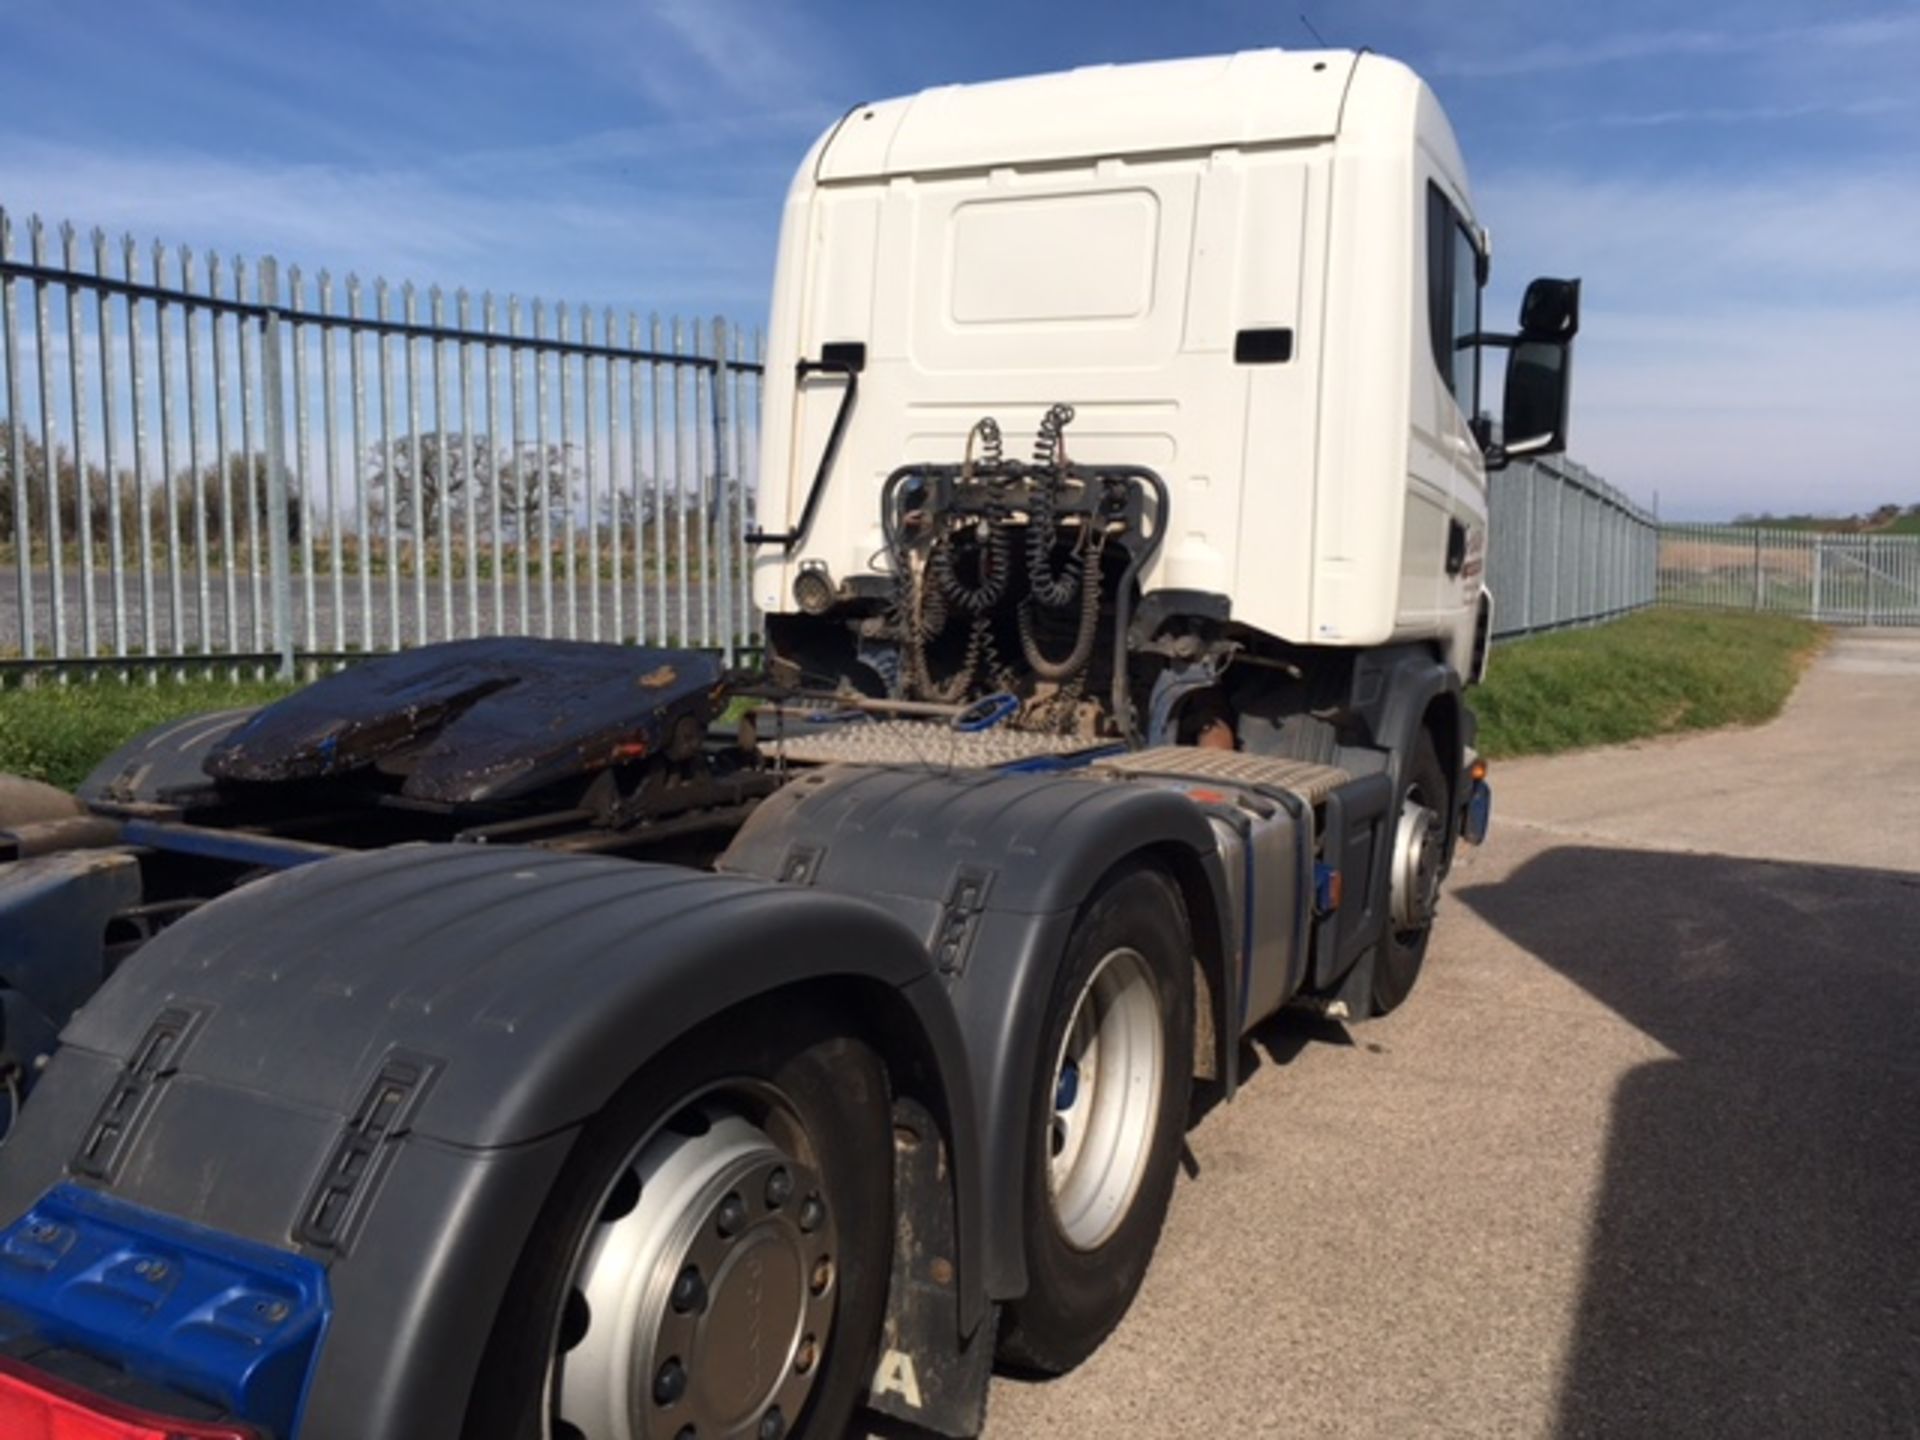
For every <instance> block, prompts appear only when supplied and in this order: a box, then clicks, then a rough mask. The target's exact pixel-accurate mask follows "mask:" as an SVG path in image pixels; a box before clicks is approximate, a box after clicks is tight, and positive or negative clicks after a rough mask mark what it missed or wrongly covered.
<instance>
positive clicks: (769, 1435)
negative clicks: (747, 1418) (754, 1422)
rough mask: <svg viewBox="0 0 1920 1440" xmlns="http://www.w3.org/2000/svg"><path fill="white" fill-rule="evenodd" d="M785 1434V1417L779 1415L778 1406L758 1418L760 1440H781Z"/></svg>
mask: <svg viewBox="0 0 1920 1440" xmlns="http://www.w3.org/2000/svg"><path fill="white" fill-rule="evenodd" d="M786 1433H787V1417H786V1416H784V1415H782V1414H781V1413H780V1407H779V1406H778V1405H775V1406H774V1407H773V1408H772V1409H771V1410H769V1411H767V1413H766V1414H764V1415H762V1416H761V1417H760V1440H781V1436H783V1435H785V1434H786Z"/></svg>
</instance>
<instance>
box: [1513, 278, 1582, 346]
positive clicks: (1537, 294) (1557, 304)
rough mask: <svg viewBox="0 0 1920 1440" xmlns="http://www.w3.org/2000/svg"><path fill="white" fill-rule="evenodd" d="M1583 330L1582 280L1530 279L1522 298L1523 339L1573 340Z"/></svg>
mask: <svg viewBox="0 0 1920 1440" xmlns="http://www.w3.org/2000/svg"><path fill="white" fill-rule="evenodd" d="M1579 333H1580V282H1579V281H1578V280H1550V279H1548V278H1546V277H1544V276H1542V277H1541V278H1540V279H1538V280H1534V281H1530V282H1529V283H1528V285H1527V293H1526V294H1525V295H1524V296H1523V297H1522V298H1521V300H1520V338H1521V339H1522V340H1562V341H1565V340H1571V339H1573V337H1574V336H1575V335H1577V334H1579Z"/></svg>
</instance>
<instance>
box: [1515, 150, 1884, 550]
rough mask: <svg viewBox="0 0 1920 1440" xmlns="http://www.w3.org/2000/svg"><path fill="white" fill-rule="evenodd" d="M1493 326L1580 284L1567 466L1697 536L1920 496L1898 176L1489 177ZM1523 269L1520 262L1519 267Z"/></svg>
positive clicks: (1836, 172)
mask: <svg viewBox="0 0 1920 1440" xmlns="http://www.w3.org/2000/svg"><path fill="white" fill-rule="evenodd" d="M1480 200H1481V204H1482V208H1483V213H1484V214H1485V215H1486V216H1487V217H1488V218H1489V220H1490V223H1491V225H1492V227H1493V230H1494V233H1495V236H1496V240H1497V242H1498V251H1499V254H1500V256H1501V257H1502V261H1501V263H1499V264H1497V265H1496V272H1497V274H1498V275H1499V286H1498V291H1497V294H1498V297H1499V298H1498V299H1497V300H1496V301H1495V302H1493V303H1494V305H1495V312H1494V313H1495V314H1496V315H1497V316H1500V317H1503V318H1504V317H1505V316H1506V315H1510V314H1511V313H1512V305H1513V300H1514V295H1515V293H1516V290H1517V285H1518V283H1519V282H1520V280H1522V279H1523V278H1524V273H1525V271H1523V270H1522V268H1521V267H1522V265H1524V266H1525V267H1526V268H1527V269H1529V270H1531V269H1553V270H1555V271H1556V272H1557V273H1563V274H1578V275H1580V276H1582V278H1583V281H1584V285H1585V298H1586V315H1585V318H1584V321H1583V324H1582V329H1581V336H1580V340H1579V342H1578V346H1577V349H1578V352H1579V353H1578V358H1577V362H1576V368H1575V377H1576V378H1575V386H1574V389H1575V401H1574V408H1575V427H1574V428H1575V440H1574V443H1575V449H1576V451H1577V453H1579V454H1580V455H1581V457H1582V458H1583V459H1585V460H1587V461H1588V462H1589V463H1591V464H1593V465H1594V466H1595V468H1596V469H1598V470H1599V471H1600V472H1601V473H1603V474H1605V475H1607V476H1609V478H1612V479H1614V480H1615V481H1616V483H1620V484H1623V485H1625V486H1627V487H1628V488H1629V489H1630V490H1631V491H1632V492H1633V493H1634V494H1636V495H1639V496H1642V497H1645V496H1646V495H1647V494H1649V493H1650V492H1651V491H1653V490H1659V491H1660V492H1661V493H1662V495H1663V496H1664V497H1665V498H1666V500H1667V501H1668V503H1669V506H1670V507H1671V505H1672V502H1674V501H1675V499H1676V498H1678V500H1679V502H1680V510H1681V512H1683V513H1685V514H1687V515H1689V516H1696V517H1702V518H1711V517H1714V516H1724V515H1728V514H1731V513H1733V512H1735V511H1737V510H1742V509H1756V508H1761V507H1771V508H1775V509H1792V508H1805V507H1806V506H1807V505H1808V504H1813V503H1816V502H1817V503H1820V504H1825V505H1829V506H1832V507H1838V508H1840V509H1848V508H1857V507H1860V506H1867V505H1872V504H1877V503H1879V502H1881V501H1883V500H1886V499H1888V498H1889V497H1890V496H1895V495H1907V494H1909V493H1910V492H1914V491H1915V490H1916V487H1917V486H1920V471H1916V470H1915V469H1914V467H1913V465H1912V463H1911V462H1910V461H1908V462H1906V463H1905V468H1904V470H1902V469H1901V468H1900V467H1899V466H1896V467H1894V468H1893V469H1891V470H1890V469H1889V467H1888V465H1887V463H1886V460H1887V457H1888V456H1901V457H1911V456H1914V455H1920V407H1916V406H1915V404H1914V397H1915V396H1916V395H1920V352H1916V350H1915V348H1914V346H1913V343H1912V336H1913V335H1914V333H1916V331H1917V330H1920V187H1916V186H1914V185H1913V184H1912V183H1911V181H1910V180H1909V179H1908V178H1907V176H1906V175H1904V174H1895V173H1893V172H1892V171H1890V170H1889V171H1877V170H1869V171H1866V172H1862V173H1849V172H1847V171H1845V170H1839V169H1830V170H1825V171H1813V170H1807V171H1799V172H1794V173H1781V174H1774V175H1771V176H1769V177H1767V178H1765V179H1754V178H1728V177H1724V176H1718V175H1711V174H1708V175H1691V176H1687V177H1684V178H1682V177H1672V178H1668V179H1661V180H1630V179H1612V180H1601V179H1595V178H1594V177H1592V176H1589V175H1582V174H1573V173H1568V174H1556V175H1539V174H1535V175H1509V176H1495V177H1493V178H1492V179H1490V180H1488V181H1486V182H1484V183H1483V184H1482V185H1481V187H1480ZM1521 257H1524V258H1521Z"/></svg>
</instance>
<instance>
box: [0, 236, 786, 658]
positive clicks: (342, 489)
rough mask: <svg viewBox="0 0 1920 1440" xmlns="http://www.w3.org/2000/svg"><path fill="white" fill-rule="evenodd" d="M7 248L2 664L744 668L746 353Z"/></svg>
mask: <svg viewBox="0 0 1920 1440" xmlns="http://www.w3.org/2000/svg"><path fill="white" fill-rule="evenodd" d="M21 228H22V229H23V230H24V232H25V236H24V238H25V245H24V254H20V253H16V250H17V248H19V247H16V243H15V240H16V237H15V234H14V226H13V224H12V222H11V221H10V219H9V218H8V217H7V215H6V213H5V212H4V211H0V383H3V384H4V392H0V393H3V394H4V404H5V411H4V415H3V416H0V665H4V666H6V667H7V668H20V667H28V668H32V667H34V666H37V665H40V664H48V663H54V664H59V665H63V666H65V667H67V668H75V667H77V666H86V665H88V664H94V665H105V666H109V667H120V668H127V667H131V666H133V665H137V664H142V663H148V664H151V663H156V662H157V663H162V664H172V663H178V662H182V661H193V660H199V661H204V660H206V659H209V658H217V659H219V660H222V661H226V660H234V659H238V660H243V661H246V662H250V663H256V664H275V665H277V666H279V667H280V668H281V669H282V670H283V671H290V670H291V669H292V667H293V665H294V664H295V662H296V661H298V660H300V659H303V658H314V659H328V658H334V657H341V656H346V655H351V654H356V653H365V652H368V651H378V650H388V649H395V648H398V647H401V646H404V645H415V644H420V643H423V642H426V641H430V640H442V639H452V638H457V637H462V636H474V635H487V634H535V635H544V636H566V637H575V638H581V639H607V640H613V639H625V640H638V641H643V642H647V643H653V644H679V645H699V646H707V647H713V648H718V649H721V650H725V651H728V652H731V651H733V650H734V649H735V648H736V647H738V646H742V645H745V644H749V643H751V642H752V638H753V634H754V631H755V627H756V622H755V619H754V616H753V613H752V607H751V604H750V601H749V598H748V591H747V575H746V567H745V566H744V565H743V564H742V563H741V557H742V554H743V546H742V540H741V537H742V536H743V535H744V534H745V532H746V531H747V529H748V528H749V527H750V525H751V522H752V516H751V513H750V512H751V503H752V502H751V493H750V486H749V485H748V484H746V483H743V479H744V478H745V477H750V476H751V475H752V474H753V473H754V469H755V463H756V440H757V435H758V417H759V406H760V376H761V370H762V363H761V362H762V345H761V341H760V339H759V337H758V336H757V335H756V336H754V337H751V338H749V337H747V336H745V335H743V334H742V333H741V332H740V331H738V330H737V329H732V328H730V327H729V326H728V325H727V324H726V323H725V322H724V321H721V320H717V319H716V320H713V321H711V322H707V323H699V322H695V323H688V322H684V321H682V320H679V319H672V320H666V321H663V320H661V319H660V318H659V317H658V316H651V317H648V318H647V319H646V320H645V321H644V322H643V321H642V320H641V318H640V317H639V316H637V315H633V314H622V315H615V314H614V313H613V312H612V311H611V310H605V309H590V308H588V307H585V306H577V307H569V306H567V305H565V304H557V305H548V304H546V303H544V302H541V301H533V302H531V303H530V304H523V303H522V302H521V301H520V300H519V299H518V298H516V297H507V298H506V299H505V300H504V301H502V300H500V299H498V298H496V297H495V296H493V295H491V294H483V295H480V296H477V297H475V296H472V295H469V294H468V293H467V292H466V291H464V290H460V291H454V292H453V293H452V294H447V293H445V292H443V291H442V290H441V289H440V288H438V287H432V288H428V289H425V290H421V289H418V288H416V287H415V286H413V285H412V284H404V285H400V286H398V287H395V286H392V285H389V284H388V283H387V282H386V281H385V280H375V281H373V282H372V283H371V284H370V285H366V284H362V282H361V281H360V280H359V279H358V278H357V277H355V276H351V275H349V276H347V277H346V279H345V282H344V284H339V283H336V281H335V280H334V278H333V277H332V276H330V275H329V274H328V273H327V272H326V271H324V270H322V271H320V272H319V273H318V274H316V275H313V276H310V277H309V276H307V275H304V274H303V273H302V272H301V271H300V270H299V269H298V268H297V267H288V268H287V269H286V270H285V271H284V272H283V271H282V270H281V268H280V267H279V266H278V265H277V264H276V263H275V262H274V261H273V260H272V259H264V260H262V261H260V262H259V263H258V264H257V265H254V266H252V267H249V266H248V264H247V263H246V261H244V260H242V259H237V258H236V259H232V260H223V259H222V258H221V257H220V256H218V255H214V254H206V255H203V256H200V257H196V256H195V255H194V254H193V253H192V252H191V251H189V250H187V249H185V248H181V249H179V250H177V251H173V252H169V251H168V250H167V249H166V248H165V247H163V246H161V245H159V244H157V243H156V244H154V245H152V246H151V247H143V246H141V245H138V244H136V243H135V241H134V240H133V239H132V238H131V237H127V238H125V239H122V240H120V241H118V242H117V243H110V242H109V240H108V239H107V237H106V236H105V235H103V234H102V233H101V232H99V231H98V230H96V231H94V232H93V233H92V234H91V235H90V236H88V237H87V238H86V240H85V242H84V243H83V241H82V237H81V236H80V235H79V233H78V232H77V231H76V230H75V229H74V228H73V227H72V226H71V225H62V226H60V227H59V229H58V232H57V235H56V234H54V233H52V232H50V230H49V227H47V226H45V225H43V224H42V223H41V222H40V220H39V219H38V218H37V217H35V218H32V219H29V220H27V221H26V222H25V224H24V226H23V227H21ZM56 241H57V244H56Z"/></svg>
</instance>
